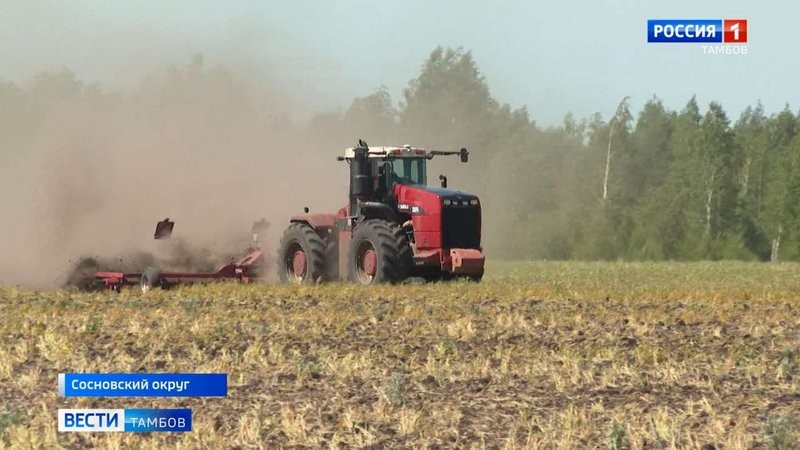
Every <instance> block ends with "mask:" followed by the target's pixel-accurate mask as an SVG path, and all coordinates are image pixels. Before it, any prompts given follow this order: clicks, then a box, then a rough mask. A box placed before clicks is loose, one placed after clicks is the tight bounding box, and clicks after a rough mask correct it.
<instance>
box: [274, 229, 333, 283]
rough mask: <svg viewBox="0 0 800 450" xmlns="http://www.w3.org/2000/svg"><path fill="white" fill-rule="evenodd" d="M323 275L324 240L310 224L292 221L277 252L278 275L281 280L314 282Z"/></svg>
mask: <svg viewBox="0 0 800 450" xmlns="http://www.w3.org/2000/svg"><path fill="white" fill-rule="evenodd" d="M324 275H325V242H324V241H323V240H322V238H321V237H320V236H319V235H318V234H317V233H316V231H314V230H313V229H312V228H311V227H310V226H308V225H307V224H305V223H300V222H294V223H292V224H291V225H289V227H288V228H286V231H284V232H283V238H281V248H280V251H279V252H278V277H279V278H280V280H281V281H283V282H287V281H288V282H293V283H306V284H310V283H316V282H317V281H320V280H322V279H323V277H324Z"/></svg>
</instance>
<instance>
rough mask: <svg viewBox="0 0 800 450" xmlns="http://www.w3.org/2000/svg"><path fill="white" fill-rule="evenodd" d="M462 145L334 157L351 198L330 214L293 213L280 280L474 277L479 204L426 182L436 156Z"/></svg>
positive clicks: (363, 147) (479, 271)
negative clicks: (343, 166) (345, 174)
mask: <svg viewBox="0 0 800 450" xmlns="http://www.w3.org/2000/svg"><path fill="white" fill-rule="evenodd" d="M442 155H460V157H461V161H462V162H467V161H468V159H469V153H468V152H467V149H465V148H462V149H461V150H460V151H425V150H423V149H421V148H412V147H411V146H408V145H406V146H403V147H380V148H373V149H370V148H369V147H367V144H366V143H365V142H363V141H361V140H359V143H358V146H357V147H354V148H349V149H347V150H345V155H344V156H340V157H339V158H337V159H338V160H339V161H346V162H347V163H348V164H349V165H350V199H349V200H350V201H349V203H348V204H347V205H346V206H345V207H343V208H342V209H340V210H339V211H338V212H337V213H336V214H309V213H308V209H307V208H306V209H305V214H303V215H299V216H295V217H292V219H291V223H290V224H289V227H288V228H287V229H286V231H285V232H284V234H283V238H282V239H281V245H280V250H279V253H278V276H279V277H280V279H281V281H290V282H296V283H316V282H319V281H336V280H345V279H346V280H349V281H352V282H355V283H358V284H372V283H397V282H401V281H403V280H405V279H407V278H409V277H421V278H424V279H425V280H428V281H433V280H443V279H450V278H455V277H464V278H469V279H472V280H475V281H480V279H481V278H482V277H483V266H484V261H485V258H484V256H483V252H482V248H481V204H480V201H479V199H478V197H476V196H475V195H471V194H467V193H464V192H461V191H457V190H452V189H447V178H446V177H444V176H439V179H440V180H441V187H431V186H428V185H427V173H426V164H427V161H428V160H429V159H431V158H433V157H434V156H442Z"/></svg>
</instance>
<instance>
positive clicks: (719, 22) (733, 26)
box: [647, 19, 747, 55]
mask: <svg viewBox="0 0 800 450" xmlns="http://www.w3.org/2000/svg"><path fill="white" fill-rule="evenodd" d="M647 42H650V43H677V44H687V43H704V44H723V45H703V46H702V47H703V53H704V54H724V55H744V54H747V19H649V20H648V21H647Z"/></svg>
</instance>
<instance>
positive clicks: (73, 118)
mask: <svg viewBox="0 0 800 450" xmlns="http://www.w3.org/2000/svg"><path fill="white" fill-rule="evenodd" d="M293 112H294V111H293V99H292V95H291V93H290V92H285V91H284V90H282V89H281V86H279V85H275V84H271V83H270V82H267V81H266V79H259V78H258V77H254V76H252V74H250V73H247V74H244V73H237V70H236V68H232V67H230V66H216V65H213V64H209V63H204V62H203V61H202V59H201V58H195V60H193V61H191V62H190V63H189V64H184V65H179V66H174V67H169V68H165V69H164V70H161V71H158V72H157V73H154V74H151V75H150V76H149V77H147V78H145V79H143V80H142V82H141V83H139V84H138V86H137V87H135V88H132V89H129V90H127V91H125V92H107V91H104V90H103V86H101V85H94V84H87V83H85V82H83V81H81V80H80V78H79V75H75V74H73V73H71V72H69V71H57V72H48V73H44V74H42V75H39V76H37V77H35V78H34V79H33V80H30V81H29V82H26V83H21V84H19V85H14V84H11V83H5V84H2V83H0V163H1V164H2V166H0V211H2V220H0V249H1V250H0V251H2V258H0V283H3V284H21V285H25V286H33V287H52V286H57V285H60V284H63V283H64V282H65V281H66V277H67V276H68V275H67V274H68V272H69V270H70V267H71V265H74V264H75V263H76V262H77V261H78V260H79V258H81V257H94V256H99V257H108V258H117V257H119V258H126V257H127V258H130V257H132V256H131V255H133V256H135V255H142V254H159V253H160V252H163V249H164V242H163V241H156V240H154V239H153V230H154V227H155V223H156V222H157V221H158V220H161V219H163V218H166V217H169V218H170V219H172V220H175V222H176V225H175V231H174V236H175V237H179V238H180V239H181V243H182V244H181V245H182V247H181V249H182V251H183V250H185V249H186V248H192V249H195V250H193V251H195V252H196V254H200V255H203V257H204V258H206V259H211V260H214V259H215V258H217V257H218V256H220V255H229V254H231V253H232V252H236V251H238V250H244V248H245V247H247V246H248V245H249V244H250V239H251V235H250V226H251V224H252V223H253V221H255V220H258V219H261V218H266V219H267V220H268V221H269V222H270V223H271V227H270V229H269V232H268V233H267V236H262V239H261V246H262V247H264V248H265V249H266V250H267V251H268V254H269V255H270V256H269V258H270V259H273V255H274V253H275V251H276V247H277V245H278V240H279V237H280V234H281V232H282V230H283V229H284V227H285V225H286V222H287V221H288V218H289V217H290V216H291V215H293V214H297V213H300V212H301V211H302V208H303V206H308V207H310V208H311V210H312V212H313V211H320V212H321V211H332V210H335V209H336V208H338V207H340V206H341V205H342V204H344V202H345V201H346V192H347V176H346V173H347V172H346V168H345V167H344V166H343V164H342V163H337V162H336V161H335V156H336V155H337V154H339V153H340V152H341V151H342V148H343V147H344V146H346V145H348V144H352V143H351V142H340V141H330V140H328V139H326V137H325V136H319V135H317V136H307V135H305V134H304V133H303V131H302V128H298V127H297V125H294V124H293V122H292V121H290V120H289V119H287V117H290V115H291V114H292V113H293ZM358 137H359V136H353V137H352V141H353V142H355V141H356V139H358ZM134 260H135V259H134ZM219 262H220V263H221V262H224V261H219ZM273 265H274V262H273ZM272 269H274V268H270V270H272Z"/></svg>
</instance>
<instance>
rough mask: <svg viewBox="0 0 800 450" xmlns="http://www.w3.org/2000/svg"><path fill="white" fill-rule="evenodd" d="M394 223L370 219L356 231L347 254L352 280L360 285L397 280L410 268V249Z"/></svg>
mask: <svg viewBox="0 0 800 450" xmlns="http://www.w3.org/2000/svg"><path fill="white" fill-rule="evenodd" d="M398 230H399V227H398V226H397V225H395V224H392V223H390V222H387V221H385V220H380V219H368V220H365V221H364V222H362V223H360V224H358V225H357V226H356V227H355V229H354V230H353V238H352V240H351V241H350V252H349V254H348V264H347V265H348V274H349V278H350V281H352V282H355V283H358V284H364V285H366V284H375V283H397V282H400V281H403V280H404V279H405V278H407V277H408V274H409V272H410V270H411V249H410V247H409V244H408V239H407V237H406V236H405V233H403V232H402V230H401V231H400V232H398Z"/></svg>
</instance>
